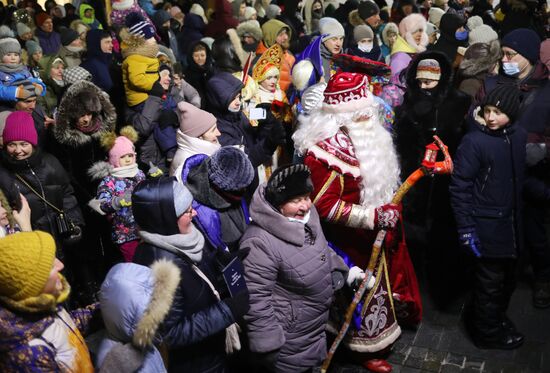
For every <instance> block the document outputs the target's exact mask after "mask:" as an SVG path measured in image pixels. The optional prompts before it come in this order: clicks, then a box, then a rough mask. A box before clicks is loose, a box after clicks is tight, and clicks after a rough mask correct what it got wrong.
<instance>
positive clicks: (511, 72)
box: [502, 62, 521, 76]
mask: <svg viewBox="0 0 550 373" xmlns="http://www.w3.org/2000/svg"><path fill="white" fill-rule="evenodd" d="M502 70H504V74H506V75H508V76H516V75H519V73H520V72H521V70H520V69H519V65H518V63H517V62H503V63H502Z"/></svg>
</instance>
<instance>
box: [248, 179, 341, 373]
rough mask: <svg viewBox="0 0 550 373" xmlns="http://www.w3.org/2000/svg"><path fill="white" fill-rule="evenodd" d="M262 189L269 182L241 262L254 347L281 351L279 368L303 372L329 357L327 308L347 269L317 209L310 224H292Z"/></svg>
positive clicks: (257, 198) (255, 205) (256, 203)
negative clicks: (330, 240)
mask: <svg viewBox="0 0 550 373" xmlns="http://www.w3.org/2000/svg"><path fill="white" fill-rule="evenodd" d="M264 191H265V184H263V185H260V187H258V189H257V190H256V192H255V194H254V197H253V199H252V203H251V205H250V216H251V218H252V223H251V224H250V225H249V227H248V229H247V230H246V232H245V234H244V236H243V237H242V239H241V248H250V253H249V254H248V256H247V257H246V259H245V260H244V262H243V264H244V269H245V278H246V283H247V286H248V289H249V292H250V311H249V312H248V314H247V315H246V316H245V320H246V322H247V327H248V330H247V332H248V338H249V342H250V350H251V351H252V352H257V353H266V352H272V351H276V350H279V354H278V358H277V362H276V363H275V367H274V368H275V370H276V371H277V372H294V373H295V372H302V371H305V370H307V369H309V368H311V367H315V366H319V365H320V364H321V363H322V361H323V359H324V358H325V356H326V336H325V326H326V324H327V320H328V313H329V312H328V311H329V306H330V304H331V302H332V298H333V294H334V291H335V290H337V289H339V288H341V287H342V286H343V284H344V279H345V278H346V277H347V272H348V268H347V266H346V265H345V264H344V262H343V260H342V259H341V258H340V257H339V256H338V255H337V254H336V253H335V252H334V251H333V250H332V249H330V248H329V247H328V245H327V241H326V239H325V236H324V235H323V232H322V230H321V224H320V222H319V215H318V214H317V211H316V210H315V207H313V206H312V207H311V217H310V220H309V222H308V223H307V224H306V225H304V224H302V223H299V222H291V221H289V220H288V219H287V218H286V217H284V216H283V215H281V213H279V212H278V211H277V210H275V208H274V207H272V206H271V205H270V204H269V203H268V202H267V201H266V200H265V198H264ZM308 231H309V232H308ZM333 279H334V280H333Z"/></svg>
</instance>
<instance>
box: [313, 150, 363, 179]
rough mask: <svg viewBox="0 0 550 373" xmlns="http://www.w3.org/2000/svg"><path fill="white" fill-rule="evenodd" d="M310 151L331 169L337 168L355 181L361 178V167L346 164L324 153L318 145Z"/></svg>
mask: <svg viewBox="0 0 550 373" xmlns="http://www.w3.org/2000/svg"><path fill="white" fill-rule="evenodd" d="M309 151H310V152H311V153H312V154H313V155H314V156H315V158H317V159H320V160H322V161H325V162H326V163H327V164H328V166H329V167H331V166H332V167H335V168H336V169H337V170H338V172H339V173H342V174H346V175H350V176H352V177H354V178H355V179H357V178H359V177H361V171H360V170H359V167H355V166H352V165H350V164H347V163H346V162H344V161H342V160H340V159H339V158H337V157H335V156H334V155H332V154H330V153H328V152H326V151H324V150H323V149H321V148H320V147H318V146H317V145H314V146H313V147H311V148H310V149H309Z"/></svg>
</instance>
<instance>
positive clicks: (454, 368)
mask: <svg viewBox="0 0 550 373" xmlns="http://www.w3.org/2000/svg"><path fill="white" fill-rule="evenodd" d="M439 372H440V373H458V372H462V368H461V367H459V366H458V365H454V364H443V365H442V366H441V370H440V371H439Z"/></svg>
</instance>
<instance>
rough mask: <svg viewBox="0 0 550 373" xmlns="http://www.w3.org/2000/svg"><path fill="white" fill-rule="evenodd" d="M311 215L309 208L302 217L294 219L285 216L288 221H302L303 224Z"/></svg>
mask: <svg viewBox="0 0 550 373" xmlns="http://www.w3.org/2000/svg"><path fill="white" fill-rule="evenodd" d="M310 216H311V210H310V211H308V212H307V214H305V215H304V218H303V219H295V218H287V219H288V221H293V222H294V221H295V222H297V223H302V224H304V225H306V224H307V222H308V221H309V217H310Z"/></svg>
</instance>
